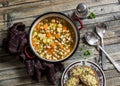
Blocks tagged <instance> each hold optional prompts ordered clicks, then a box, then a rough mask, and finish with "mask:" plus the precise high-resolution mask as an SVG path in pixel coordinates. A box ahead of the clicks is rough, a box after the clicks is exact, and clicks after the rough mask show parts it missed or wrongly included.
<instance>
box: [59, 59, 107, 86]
mask: <svg viewBox="0 0 120 86" xmlns="http://www.w3.org/2000/svg"><path fill="white" fill-rule="evenodd" d="M77 65H85V66H89V67H92V68H93V69H94V70H95V71H96V73H97V77H98V80H99V81H100V86H106V78H105V74H104V72H103V70H102V69H101V68H100V67H99V66H98V65H97V64H96V63H94V62H91V61H83V60H80V61H77V62H74V63H72V64H70V65H69V66H68V67H67V68H66V69H65V70H64V72H63V74H62V78H61V86H65V85H64V84H65V82H66V80H68V78H69V76H68V72H69V70H70V69H71V68H73V67H75V66H77Z"/></svg>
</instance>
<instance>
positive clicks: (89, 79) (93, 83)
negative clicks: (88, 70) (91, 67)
mask: <svg viewBox="0 0 120 86" xmlns="http://www.w3.org/2000/svg"><path fill="white" fill-rule="evenodd" d="M80 80H81V81H82V82H83V83H84V84H86V85H87V86H100V84H99V81H98V79H97V78H96V77H95V76H93V75H91V74H84V73H83V74H81V75H80Z"/></svg>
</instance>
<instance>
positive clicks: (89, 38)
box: [85, 32, 98, 46]
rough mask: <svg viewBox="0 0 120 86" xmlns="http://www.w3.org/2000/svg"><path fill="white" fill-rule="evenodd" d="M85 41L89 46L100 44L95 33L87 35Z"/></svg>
mask: <svg viewBox="0 0 120 86" xmlns="http://www.w3.org/2000/svg"><path fill="white" fill-rule="evenodd" d="M85 40H86V41H87V42H88V44H89V45H94V46H95V45H97V44H98V37H97V36H96V34H95V33H93V32H87V33H86V35H85Z"/></svg>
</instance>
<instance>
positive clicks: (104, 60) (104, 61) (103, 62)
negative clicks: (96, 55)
mask: <svg viewBox="0 0 120 86" xmlns="http://www.w3.org/2000/svg"><path fill="white" fill-rule="evenodd" d="M101 46H102V48H103V49H104V42H103V37H101ZM101 55H102V57H101V63H102V68H103V70H106V69H107V66H106V56H105V54H104V53H103V52H101Z"/></svg>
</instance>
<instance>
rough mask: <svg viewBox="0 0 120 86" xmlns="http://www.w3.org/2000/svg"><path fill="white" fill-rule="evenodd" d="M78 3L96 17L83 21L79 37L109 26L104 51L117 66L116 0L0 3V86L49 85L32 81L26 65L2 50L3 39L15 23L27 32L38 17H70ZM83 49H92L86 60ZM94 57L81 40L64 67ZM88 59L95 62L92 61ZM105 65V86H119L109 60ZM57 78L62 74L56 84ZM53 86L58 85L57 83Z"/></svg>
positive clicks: (119, 22)
mask: <svg viewBox="0 0 120 86" xmlns="http://www.w3.org/2000/svg"><path fill="white" fill-rule="evenodd" d="M81 2H84V3H86V4H87V6H88V7H89V10H90V11H91V12H94V13H95V14H96V15H97V17H96V18H95V19H84V20H83V24H84V28H83V30H81V31H80V35H81V38H82V37H83V36H84V34H85V33H86V32H87V31H92V30H93V29H94V28H93V27H94V26H95V25H96V24H97V23H98V22H104V23H105V24H107V26H108V30H107V31H106V34H105V37H104V43H105V50H106V51H107V52H108V53H109V55H110V56H111V57H113V58H114V59H115V60H116V61H117V62H118V63H120V56H119V55H120V5H119V2H118V0H0V86H16V85H17V86H51V85H49V83H47V80H46V78H43V79H41V81H40V82H39V83H37V82H35V81H33V80H31V79H30V78H29V76H28V75H27V72H26V68H25V65H24V64H22V63H20V62H19V61H18V60H17V59H16V58H15V57H14V56H10V55H9V54H8V53H6V51H5V50H4V49H3V48H2V39H3V38H4V37H5V36H6V33H7V30H8V29H7V28H8V27H10V26H11V25H12V24H13V23H15V22H23V23H24V24H25V25H26V26H27V27H26V31H27V30H28V29H29V26H30V25H31V23H32V22H33V20H34V19H35V18H36V17H37V16H38V15H40V14H43V13H46V12H50V11H57V12H63V13H65V14H66V15H68V16H71V14H72V13H73V12H74V9H75V8H76V6H77V5H78V4H79V3H81ZM76 24H78V23H76ZM78 26H79V25H78ZM81 47H82V48H84V49H83V50H82V51H80V48H81ZM86 50H91V51H92V54H91V55H89V56H86V57H85V56H84V55H83V54H84V52H85V51H86ZM95 57H96V58H98V57H99V52H98V51H97V50H96V48H94V47H93V46H88V45H87V44H84V43H82V41H80V44H79V48H78V50H77V51H76V53H75V54H74V55H73V56H72V57H71V58H70V59H68V60H67V61H65V62H64V64H65V67H66V66H67V65H68V64H70V63H71V62H74V61H76V60H81V59H83V58H95ZM89 60H92V61H94V59H89ZM106 65H107V66H108V70H106V71H104V72H105V75H106V79H107V86H120V73H118V72H117V71H116V70H115V69H114V67H113V66H112V64H110V63H109V61H107V63H106ZM60 76H61V74H59V73H58V74H57V81H58V82H59V81H60ZM55 86H60V85H58V83H57V84H56V85H55Z"/></svg>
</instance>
